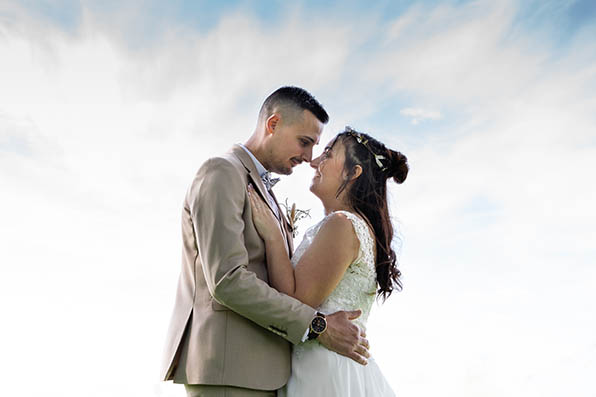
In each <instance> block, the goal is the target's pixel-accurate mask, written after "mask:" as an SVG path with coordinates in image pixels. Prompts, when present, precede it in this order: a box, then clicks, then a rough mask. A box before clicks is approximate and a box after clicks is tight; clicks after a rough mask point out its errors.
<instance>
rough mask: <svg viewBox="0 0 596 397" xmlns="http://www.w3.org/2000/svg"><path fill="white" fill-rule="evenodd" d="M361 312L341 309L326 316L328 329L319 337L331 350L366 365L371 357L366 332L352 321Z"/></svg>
mask: <svg viewBox="0 0 596 397" xmlns="http://www.w3.org/2000/svg"><path fill="white" fill-rule="evenodd" d="M361 314H362V311H361V310H354V311H351V312H346V311H339V312H335V313H333V314H330V315H328V316H326V319H327V330H326V331H325V332H323V333H322V334H321V335H319V337H318V338H317V339H318V341H319V342H321V344H322V345H323V346H325V347H326V348H328V349H329V350H333V351H334V352H336V353H339V354H341V355H342V356H346V357H349V358H351V359H352V360H354V361H356V362H357V363H360V364H362V365H366V364H367V363H368V361H367V358H369V357H370V353H369V352H368V348H369V344H368V340H366V333H365V332H364V331H363V330H361V329H360V327H358V325H356V324H354V323H353V322H352V320H355V319H357V318H358V317H360V315H361Z"/></svg>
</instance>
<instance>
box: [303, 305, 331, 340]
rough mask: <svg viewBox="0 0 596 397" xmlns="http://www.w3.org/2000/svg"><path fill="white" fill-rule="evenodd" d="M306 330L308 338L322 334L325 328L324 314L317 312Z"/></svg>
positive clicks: (311, 338)
mask: <svg viewBox="0 0 596 397" xmlns="http://www.w3.org/2000/svg"><path fill="white" fill-rule="evenodd" d="M308 330H309V332H308V338H307V339H308V340H313V339H317V338H318V337H319V335H321V334H323V333H324V332H325V331H326V330H327V318H326V317H325V315H324V314H323V313H321V312H317V314H316V315H315V317H314V318H313V319H312V321H311V323H310V327H309V329H308Z"/></svg>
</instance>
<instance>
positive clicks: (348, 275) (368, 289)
mask: <svg viewBox="0 0 596 397" xmlns="http://www.w3.org/2000/svg"><path fill="white" fill-rule="evenodd" d="M337 213H339V214H343V215H345V216H346V217H347V218H348V219H349V220H350V221H351V222H352V226H354V231H355V232H356V236H357V237H358V240H359V241H360V248H359V250H358V256H357V258H356V260H355V261H354V262H352V263H351V264H350V266H348V268H347V270H346V272H345V273H344V275H343V277H342V279H341V281H340V282H339V284H338V285H337V287H336V288H335V289H334V290H333V292H331V294H330V295H329V296H328V297H327V299H325V301H324V302H323V303H322V304H321V306H319V307H318V308H317V310H318V311H320V312H321V313H325V314H331V313H334V312H336V311H338V310H356V309H361V310H362V315H361V316H360V317H359V318H358V319H357V320H355V322H357V323H358V325H359V326H361V327H366V321H367V320H368V316H369V314H370V309H371V307H372V304H373V302H374V299H375V291H376V287H377V281H376V280H377V278H376V271H375V256H374V240H373V238H372V236H371V234H370V231H369V228H368V226H367V225H366V223H365V222H364V221H363V220H362V219H361V218H360V217H358V216H356V215H354V214H352V213H351V212H347V211H336V212H333V213H331V214H329V215H327V216H326V217H325V218H323V220H321V221H320V222H319V223H317V224H316V225H314V226H312V227H311V228H309V229H308V230H307V231H306V233H305V234H304V239H303V240H302V242H301V243H300V245H299V246H298V248H296V251H295V252H294V255H293V256H292V265H293V266H296V264H297V263H298V261H299V260H300V258H301V257H302V255H303V254H304V253H305V252H306V250H307V249H308V247H310V245H311V243H312V242H313V240H314V238H315V236H316V235H317V233H318V231H319V229H320V228H321V226H322V225H323V224H324V223H325V222H326V221H327V220H328V219H329V217H330V216H332V215H333V214H337Z"/></svg>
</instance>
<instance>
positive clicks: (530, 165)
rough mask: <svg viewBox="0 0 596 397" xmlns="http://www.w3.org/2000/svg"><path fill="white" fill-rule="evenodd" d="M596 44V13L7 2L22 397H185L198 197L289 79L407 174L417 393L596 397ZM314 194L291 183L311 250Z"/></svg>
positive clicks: (568, 6) (481, 7) (408, 387)
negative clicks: (188, 288) (169, 342)
mask: <svg viewBox="0 0 596 397" xmlns="http://www.w3.org/2000/svg"><path fill="white" fill-rule="evenodd" d="M594 37H596V3H594V2H593V1H591V0H559V1H553V0H543V1H536V0H528V1H523V2H522V1H509V0H502V1H485V0H478V1H419V2H408V1H378V2H363V1H345V2H339V1H329V2H318V1H295V2H291V3H290V2H282V1H249V0H246V1H226V2H214V1H211V2H209V1H192V2H191V1H170V2H167V3H166V2H161V1H103V2H92V1H51V0H47V1H19V2H13V1H10V0H9V1H6V0H3V1H0V310H1V313H2V314H1V315H2V321H3V324H4V325H3V327H2V328H1V331H0V352H1V354H0V357H1V359H0V372H1V373H2V374H3V377H2V378H3V381H2V382H1V383H0V394H1V395H6V396H34V395H39V394H43V395H47V396H60V397H67V396H80V395H85V396H93V397H95V396H98V397H99V396H110V397H111V396H137V395H138V396H141V395H142V396H147V395H149V396H158V397H166V396H168V397H169V396H184V389H183V388H182V387H181V386H180V385H173V384H171V383H164V382H160V380H159V367H160V360H161V352H162V348H163V344H164V341H165V334H166V330H167V326H168V322H169V317H170V314H171V311H172V308H173V304H174V298H175V290H176V282H177V278H178V274H179V270H180V251H181V241H180V212H181V209H182V200H183V197H184V194H185V191H186V189H187V187H188V184H189V183H190V181H191V179H192V177H193V175H194V173H195V172H196V170H197V169H198V167H199V166H200V165H201V163H202V162H203V161H205V160H206V159H207V158H209V157H210V156H213V155H217V154H220V153H222V152H225V151H227V150H228V148H229V147H230V146H231V145H232V144H234V143H238V142H244V141H245V140H246V138H247V137H248V136H249V135H250V134H251V133H252V131H253V129H254V127H255V124H256V116H257V113H258V110H259V107H260V105H261V103H262V101H263V100H264V98H265V97H266V96H267V95H268V94H269V93H271V92H272V91H273V90H275V89H276V88H278V87H280V86H283V85H288V84H291V85H298V86H301V87H304V88H306V89H307V90H309V91H310V92H311V93H312V94H313V95H315V97H316V98H317V99H318V100H319V101H320V102H321V103H323V105H324V106H325V108H326V109H327V110H328V112H329V114H330V117H331V119H330V122H329V124H328V125H327V126H326V127H325V131H324V134H323V137H322V139H321V142H322V143H323V144H324V143H326V142H327V141H328V140H330V139H331V138H332V137H333V136H334V135H335V134H336V133H337V132H339V131H341V130H342V129H343V128H344V126H346V125H350V126H352V127H353V128H355V129H357V130H359V131H364V132H367V133H370V134H371V135H373V136H374V137H376V138H378V139H380V140H381V141H382V142H384V143H386V144H387V145H388V146H389V147H391V148H393V149H396V150H399V151H401V152H402V153H404V154H405V155H406V156H407V157H408V159H409V163H410V167H411V172H410V174H409V175H408V179H407V180H406V182H405V183H404V184H403V185H399V186H397V185H394V184H392V183H390V185H389V189H390V193H391V194H390V208H391V214H392V217H393V220H394V225H395V227H396V230H397V234H398V235H399V239H398V240H396V241H395V246H396V247H397V248H399V262H400V269H401V270H402V273H403V282H404V290H403V291H402V292H400V293H395V294H394V295H392V296H391V298H390V299H389V300H388V301H387V302H386V303H384V304H382V305H381V304H379V305H376V306H375V308H374V309H373V313H372V315H371V318H370V320H369V324H368V336H369V339H370V342H371V345H372V347H371V349H372V353H373V355H374V357H375V359H376V360H377V362H378V363H379V366H380V367H381V369H382V371H383V373H384V374H385V375H386V377H387V378H388V380H389V382H390V384H391V385H392V387H393V388H394V389H395V391H396V393H397V394H398V395H401V396H421V397H426V396H436V395H442V396H458V397H460V396H483V397H484V396H486V397H491V396H508V397H511V396H524V397H531V396H541V397H545V396H561V395H573V396H576V397H581V396H594V394H595V393H596V381H594V380H593V374H594V373H595V372H596V336H595V335H596V307H595V306H594V303H593V302H594V301H595V300H596V293H595V292H594V287H595V286H596V268H595V267H594V264H595V263H596V238H595V236H596V234H595V233H594V231H593V227H594V225H595V224H596V210H595V209H594V205H593V203H594V202H596V184H595V183H594V177H593V175H592V173H593V170H595V169H596V112H595V111H594V109H595V108H596V96H595V95H594V92H596V41H595V40H594ZM323 144H322V145H319V147H318V148H317V149H315V154H316V153H320V151H321V149H322V147H324V145H323ZM312 174H313V171H312V169H311V168H310V167H308V165H301V166H299V167H297V169H296V170H295V171H294V173H293V175H292V176H289V177H283V178H282V181H281V182H280V183H279V184H278V185H276V195H277V197H278V198H281V199H282V201H283V200H284V199H285V198H288V201H289V202H290V203H292V202H295V203H296V204H297V206H298V207H299V208H303V209H310V210H311V218H310V219H306V220H304V221H302V223H301V224H300V225H299V227H300V231H301V232H303V231H304V230H305V229H306V228H307V227H308V226H309V225H312V224H314V223H315V222H317V221H318V220H319V219H320V218H321V216H322V214H323V212H322V208H321V206H320V204H319V202H318V200H317V199H316V197H314V196H313V195H312V194H310V193H309V191H308V186H309V183H310V179H311V178H312ZM299 239H300V236H298V239H297V242H299ZM247 348H249V347H247Z"/></svg>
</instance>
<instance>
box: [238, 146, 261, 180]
mask: <svg viewBox="0 0 596 397" xmlns="http://www.w3.org/2000/svg"><path fill="white" fill-rule="evenodd" d="M240 147H241V148H242V149H244V150H245V151H246V153H248V155H249V156H250V158H251V159H252V161H253V163H255V167H257V172H258V173H259V176H260V177H263V175H265V174H266V173H267V170H266V169H265V167H263V164H261V162H260V161H259V160H257V158H256V157H255V155H254V154H252V152H251V151H250V150H248V148H247V147H246V146H244V145H243V144H240Z"/></svg>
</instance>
